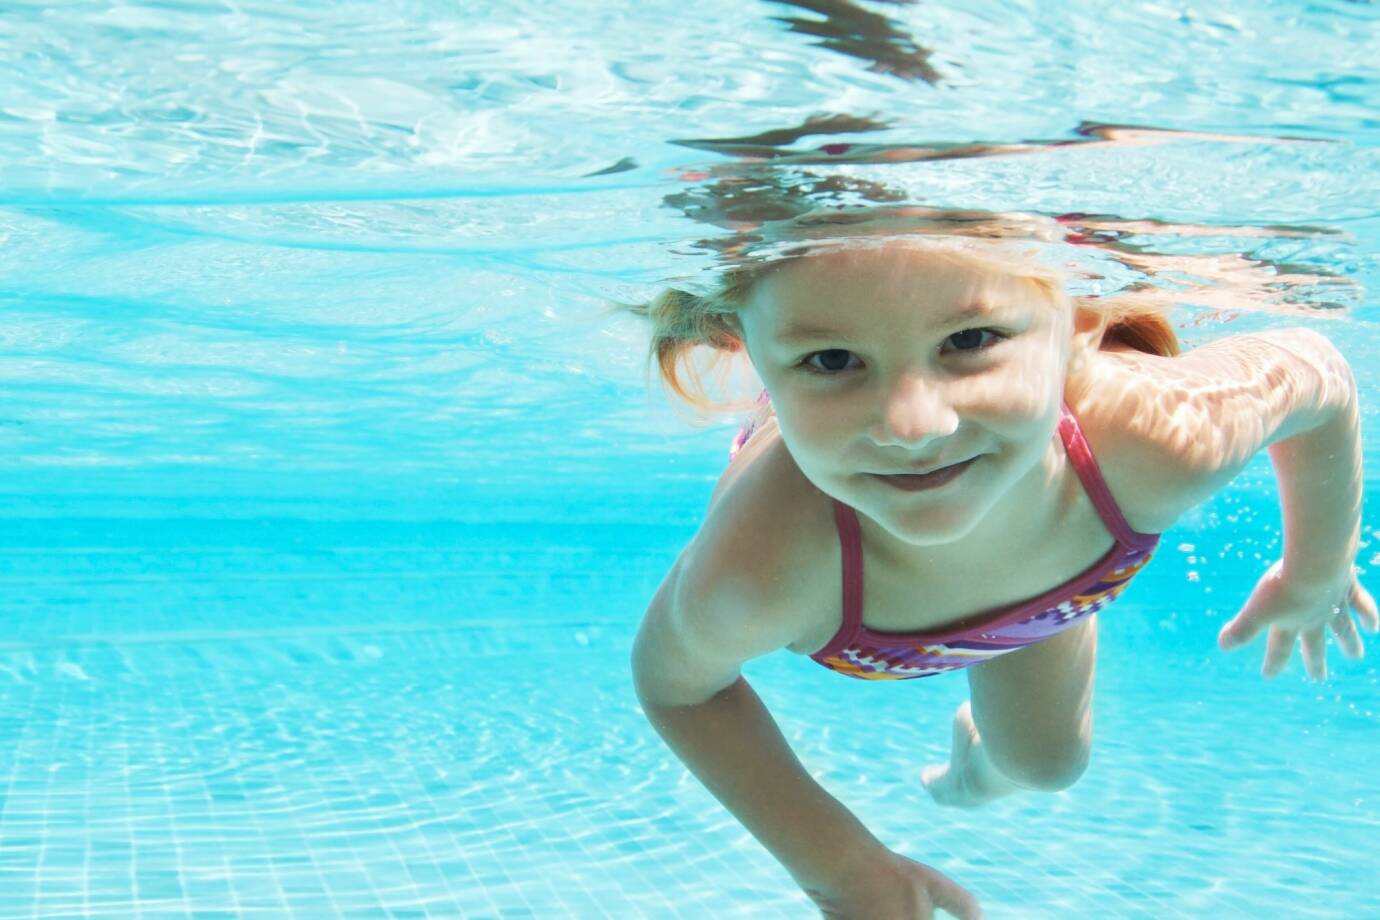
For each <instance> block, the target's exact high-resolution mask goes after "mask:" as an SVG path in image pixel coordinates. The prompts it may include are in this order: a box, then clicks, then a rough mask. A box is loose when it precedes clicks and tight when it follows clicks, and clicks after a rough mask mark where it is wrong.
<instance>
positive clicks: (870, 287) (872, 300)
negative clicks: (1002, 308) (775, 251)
mask: <svg viewBox="0 0 1380 920" xmlns="http://www.w3.org/2000/svg"><path fill="white" fill-rule="evenodd" d="M1033 299H1039V300H1045V301H1047V300H1048V299H1049V298H1048V296H1047V293H1046V291H1045V290H1044V289H1043V288H1042V287H1041V285H1039V284H1038V283H1036V282H1035V281H1034V280H1033V279H1031V278H1029V277H1026V276H1024V275H1022V274H1021V273H1020V272H1019V269H1018V268H1016V267H1015V266H1013V267H1012V268H1010V269H1007V268H1006V267H1004V266H1003V265H1002V264H1001V263H1000V262H998V261H996V260H994V259H988V258H977V257H974V256H970V255H968V254H966V253H963V252H954V251H938V252H936V251H933V250H924V249H916V248H913V247H905V246H891V247H886V248H881V247H878V248H871V249H857V250H843V251H835V252H825V253H818V254H815V255H810V256H806V257H804V258H800V259H796V260H793V261H790V262H787V263H785V264H783V265H782V266H781V267H780V268H777V269H775V270H773V271H771V272H770V273H769V274H767V275H766V276H765V277H764V279H763V281H762V282H761V283H759V284H758V285H757V286H756V287H755V288H754V290H753V297H752V300H751V303H752V305H753V306H758V305H760V306H761V307H763V308H764V309H765V311H766V312H770V313H783V312H785V313H795V312H799V311H801V310H804V311H809V310H810V309H811V308H812V307H821V308H825V309H831V308H839V307H845V306H847V307H852V308H857V307H858V306H860V305H865V304H869V305H885V304H887V303H898V304H904V305H906V306H910V307H914V308H924V307H927V306H933V307H940V308H944V307H948V308H952V307H965V306H969V305H975V304H982V305H990V304H992V303H993V302H997V303H1001V302H1012V301H1030V300H1033Z"/></svg>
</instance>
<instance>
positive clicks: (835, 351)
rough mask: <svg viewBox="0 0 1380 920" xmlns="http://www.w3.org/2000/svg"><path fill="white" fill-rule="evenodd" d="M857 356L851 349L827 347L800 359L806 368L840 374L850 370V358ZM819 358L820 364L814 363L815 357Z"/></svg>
mask: <svg viewBox="0 0 1380 920" xmlns="http://www.w3.org/2000/svg"><path fill="white" fill-rule="evenodd" d="M852 357H855V355H854V354H853V353H852V352H851V351H846V350H844V349H842V348H826V349H824V350H823V351H814V352H811V353H810V354H808V355H806V356H805V357H804V358H802V359H801V360H800V365H801V366H802V367H804V368H805V369H806V370H808V371H810V372H812V373H815V374H823V375H825V376H828V375H831V374H838V373H841V372H843V371H846V370H848V359H849V358H852ZM815 358H818V359H819V364H815V363H814V359H815Z"/></svg>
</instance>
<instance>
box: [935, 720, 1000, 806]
mask: <svg viewBox="0 0 1380 920" xmlns="http://www.w3.org/2000/svg"><path fill="white" fill-rule="evenodd" d="M953 730H954V737H953V752H952V753H951V754H950V755H949V762H948V763H946V764H935V765H933V766H929V767H926V768H925V769H924V770H923V771H922V772H921V773H920V782H921V784H922V785H924V787H925V789H926V790H928V791H929V794H930V796H931V797H932V798H933V799H934V800H935V802H936V803H938V804H940V805H948V806H951V807H954V808H977V807H978V806H979V805H983V804H986V803H987V802H990V801H992V800H993V799H995V798H1000V797H1001V796H1003V795H1006V794H1008V793H1010V792H1014V791H1016V789H1018V788H1019V787H1018V786H1016V785H1015V784H1014V783H1011V782H1010V781H1009V780H1006V779H1005V777H1001V776H998V775H996V770H995V768H993V767H992V766H991V764H989V763H987V755H986V754H985V753H984V752H983V750H982V742H981V739H980V738H978V730H977V726H976V725H974V724H973V706H972V703H971V702H970V701H968V700H964V701H963V705H962V706H959V707H958V712H956V713H954V724H953Z"/></svg>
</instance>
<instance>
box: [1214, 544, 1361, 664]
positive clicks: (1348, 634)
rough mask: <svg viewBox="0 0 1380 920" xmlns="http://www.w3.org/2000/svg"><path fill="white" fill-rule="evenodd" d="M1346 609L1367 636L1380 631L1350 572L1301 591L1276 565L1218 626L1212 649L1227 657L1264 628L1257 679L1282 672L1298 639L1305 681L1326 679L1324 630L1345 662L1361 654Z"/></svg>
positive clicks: (1280, 567) (1304, 587)
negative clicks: (1215, 647)
mask: <svg viewBox="0 0 1380 920" xmlns="http://www.w3.org/2000/svg"><path fill="white" fill-rule="evenodd" d="M1351 610H1355V611H1356V617H1357V619H1359V620H1360V621H1361V624H1362V625H1363V626H1364V627H1365V628H1366V631H1367V632H1370V633H1375V632H1377V631H1380V613H1377V612H1376V608H1375V598H1373V597H1371V595H1370V592H1369V591H1367V590H1366V589H1365V588H1363V587H1361V583H1360V582H1359V581H1357V579H1356V575H1355V573H1354V572H1349V573H1346V574H1345V575H1342V576H1339V577H1338V579H1337V580H1336V581H1335V582H1334V583H1333V584H1331V585H1323V586H1321V587H1319V586H1318V585H1316V584H1312V585H1306V586H1305V585H1301V584H1297V583H1295V582H1292V581H1290V580H1289V579H1287V578H1285V577H1284V576H1283V563H1282V562H1276V563H1275V564H1274V565H1272V566H1270V569H1269V571H1267V572H1266V573H1265V574H1264V575H1262V576H1261V577H1260V581H1258V582H1257V583H1256V586H1255V590H1254V591H1252V592H1251V596H1250V598H1249V599H1248V600H1247V601H1246V604H1245V606H1244V607H1242V608H1241V612H1240V613H1238V614H1237V615H1236V616H1235V617H1233V618H1232V619H1231V621H1230V622H1229V623H1227V625H1226V626H1223V627H1222V631H1221V632H1220V633H1219V634H1218V636H1217V644H1218V645H1219V646H1220V647H1221V648H1222V650H1223V651H1228V652H1229V651H1231V650H1232V649H1236V648H1240V647H1241V646H1242V645H1245V644H1246V643H1247V642H1250V641H1251V640H1252V639H1254V638H1255V636H1256V634H1257V633H1259V632H1260V631H1261V630H1262V629H1266V628H1268V629H1269V631H1270V632H1269V639H1268V641H1267V642H1266V645H1265V665H1264V667H1263V668H1262V670H1261V673H1262V674H1264V675H1265V676H1266V677H1274V676H1275V675H1277V674H1279V672H1280V671H1283V670H1284V666H1285V665H1286V664H1288V663H1289V657H1290V655H1291V654H1293V651H1294V642H1295V641H1296V640H1301V641H1302V649H1303V664H1304V668H1305V669H1306V670H1307V671H1308V676H1309V677H1311V678H1313V679H1314V680H1326V679H1327V653H1326V647H1327V641H1326V633H1325V630H1326V629H1328V628H1330V629H1331V630H1332V632H1333V634H1334V635H1336V637H1337V645H1338V646H1339V647H1340V648H1341V650H1342V654H1343V655H1345V656H1346V657H1348V658H1360V657H1361V656H1362V654H1364V649H1363V647H1362V645H1361V637H1360V635H1359V634H1358V633H1357V632H1356V624H1355V623H1354V622H1352V619H1351V612H1350V611H1351Z"/></svg>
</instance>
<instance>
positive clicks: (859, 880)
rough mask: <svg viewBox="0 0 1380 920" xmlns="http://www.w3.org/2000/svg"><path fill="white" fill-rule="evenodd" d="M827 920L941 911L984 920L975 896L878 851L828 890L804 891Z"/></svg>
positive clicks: (874, 919)
mask: <svg viewBox="0 0 1380 920" xmlns="http://www.w3.org/2000/svg"><path fill="white" fill-rule="evenodd" d="M806 893H807V894H809V895H810V897H811V898H813V899H814V902H815V903H816V904H817V905H819V908H820V910H821V911H822V913H823V916H824V917H825V918H827V920H931V918H932V917H934V911H935V908H939V909H941V910H943V911H945V912H946V913H948V914H951V915H952V916H954V917H957V918H959V920H982V908H980V907H979V906H978V902H977V898H975V897H973V895H972V894H971V893H969V892H968V891H966V890H965V889H963V888H962V887H960V886H959V884H958V883H957V882H955V881H954V880H953V879H951V878H949V877H948V876H946V875H944V874H943V873H941V872H939V871H938V870H936V869H931V868H930V867H929V866H926V865H923V864H921V863H918V862H916V861H915V860H913V859H907V858H906V857H904V856H901V855H899V854H897V853H893V852H891V851H890V850H880V851H879V852H878V854H877V856H876V857H875V858H872V859H869V860H868V861H867V862H866V863H865V864H863V868H860V869H859V870H857V871H855V872H852V873H851V874H849V876H848V877H847V878H845V879H844V880H843V882H842V883H840V884H837V885H834V886H831V887H830V889H829V890H821V889H814V890H812V889H808V888H807V889H806Z"/></svg>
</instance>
